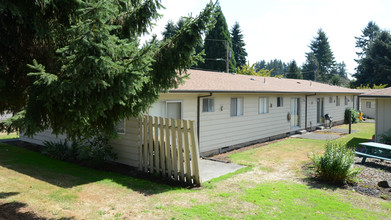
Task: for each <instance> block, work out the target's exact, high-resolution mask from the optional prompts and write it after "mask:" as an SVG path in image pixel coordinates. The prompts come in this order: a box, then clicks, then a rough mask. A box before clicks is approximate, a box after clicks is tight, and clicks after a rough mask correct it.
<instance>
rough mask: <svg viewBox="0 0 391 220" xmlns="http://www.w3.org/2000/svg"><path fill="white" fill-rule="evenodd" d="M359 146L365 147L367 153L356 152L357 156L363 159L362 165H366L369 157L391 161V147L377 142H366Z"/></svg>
mask: <svg viewBox="0 0 391 220" xmlns="http://www.w3.org/2000/svg"><path fill="white" fill-rule="evenodd" d="M359 145H361V146H364V147H365V153H362V152H358V151H356V155H358V156H361V157H362V161H361V163H365V160H366V159H367V157H371V158H376V159H380V160H388V161H391V146H390V145H387V144H380V143H375V142H365V143H360V144H359Z"/></svg>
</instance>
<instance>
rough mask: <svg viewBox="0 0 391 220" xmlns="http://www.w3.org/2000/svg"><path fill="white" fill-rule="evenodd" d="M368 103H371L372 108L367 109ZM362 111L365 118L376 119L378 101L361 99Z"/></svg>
mask: <svg viewBox="0 0 391 220" xmlns="http://www.w3.org/2000/svg"><path fill="white" fill-rule="evenodd" d="M367 102H371V104H370V105H371V107H370V108H367V104H366V103H367ZM360 110H361V111H362V112H363V114H364V116H366V117H368V118H376V99H370V98H361V99H360Z"/></svg>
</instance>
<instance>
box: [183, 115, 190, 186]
mask: <svg viewBox="0 0 391 220" xmlns="http://www.w3.org/2000/svg"><path fill="white" fill-rule="evenodd" d="M183 129H184V132H183V137H184V146H183V148H184V154H185V155H184V160H185V174H186V182H187V183H190V184H191V169H190V168H191V167H190V149H189V148H190V145H189V131H188V129H187V121H186V120H184V121H183Z"/></svg>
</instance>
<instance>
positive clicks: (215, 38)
mask: <svg viewBox="0 0 391 220" xmlns="http://www.w3.org/2000/svg"><path fill="white" fill-rule="evenodd" d="M214 18H215V21H216V23H215V26H214V27H213V28H212V29H211V30H209V31H208V33H207V34H206V37H205V42H204V50H205V63H204V64H202V65H200V67H201V68H203V69H207V70H213V71H222V72H223V71H224V72H225V71H226V60H227V42H228V56H229V57H228V60H229V61H228V66H229V72H235V70H236V61H235V56H234V52H233V50H232V41H231V36H230V33H229V30H228V26H227V22H226V20H225V17H224V14H223V12H222V10H221V7H220V6H219V5H218V6H216V9H215V11H214Z"/></svg>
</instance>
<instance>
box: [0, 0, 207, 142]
mask: <svg viewBox="0 0 391 220" xmlns="http://www.w3.org/2000/svg"><path fill="white" fill-rule="evenodd" d="M161 7H162V6H161V4H160V1H157V0H144V1H128V0H107V1H98V0H96V1H81V0H66V1H47V0H36V1H28V0H24V1H23V0H21V1H7V0H6V1H2V2H1V3H0V22H1V26H0V46H1V49H0V66H1V68H0V93H1V94H2V95H1V99H0V112H4V111H12V112H13V113H15V115H14V117H13V118H12V119H11V120H9V121H7V122H5V123H2V124H1V128H2V129H7V130H9V129H12V128H20V129H22V130H23V131H24V132H26V134H28V135H33V134H35V133H36V132H40V131H43V130H45V129H48V128H51V129H53V132H54V133H55V134H61V133H65V134H67V135H68V137H69V138H71V139H78V138H81V137H82V136H84V137H86V138H88V137H91V136H94V135H98V134H102V135H104V136H108V137H113V136H114V135H116V133H115V125H116V124H117V123H118V122H119V121H120V120H121V119H123V118H126V117H131V116H137V115H139V113H141V112H143V111H145V110H146V109H147V108H148V106H150V105H151V104H152V103H153V102H154V101H155V100H157V99H158V97H159V93H160V92H162V91H163V92H164V91H167V90H168V89H170V88H172V87H175V86H177V85H178V84H179V83H181V81H182V78H183V74H184V73H185V70H186V69H187V68H188V67H189V66H191V65H193V64H194V63H195V62H196V61H197V59H199V58H200V57H199V56H197V55H196V54H195V51H194V48H195V46H196V45H197V44H200V43H201V42H202V38H201V35H202V33H203V32H204V31H205V30H206V29H207V27H208V25H209V23H210V21H211V15H212V11H213V8H214V5H212V4H208V6H207V7H206V8H205V10H204V11H202V12H201V13H200V15H199V16H198V17H197V18H195V19H191V21H189V22H187V23H186V25H185V27H184V28H182V29H181V31H179V32H178V33H177V34H175V36H173V37H172V38H170V39H169V40H167V41H165V42H163V43H162V42H158V41H156V40H155V39H153V40H151V41H149V42H147V43H145V44H144V45H143V46H140V45H139V43H138V42H139V38H140V36H142V35H143V34H146V33H148V30H150V28H151V27H152V25H153V22H154V20H156V19H157V18H158V17H159V14H158V12H157V10H158V9H159V8H161ZM26 66H28V67H29V69H27V68H26ZM13 92H15V93H13ZM7 96H8V97H7ZM5 97H7V98H5Z"/></svg>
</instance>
